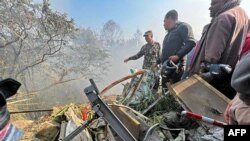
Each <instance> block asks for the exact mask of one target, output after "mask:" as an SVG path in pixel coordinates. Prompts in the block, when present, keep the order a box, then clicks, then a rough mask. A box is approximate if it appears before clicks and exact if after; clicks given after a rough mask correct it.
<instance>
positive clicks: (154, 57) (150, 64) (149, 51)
mask: <svg viewBox="0 0 250 141" xmlns="http://www.w3.org/2000/svg"><path fill="white" fill-rule="evenodd" d="M143 36H144V37H145V40H146V42H147V44H145V45H143V46H142V48H141V50H140V51H139V52H138V53H137V54H136V55H134V56H131V57H129V58H127V59H125V60H124V63H127V62H128V61H129V60H137V59H139V58H141V57H142V56H143V55H144V61H143V66H142V68H143V69H152V68H156V67H157V62H159V54H160V44H159V43H158V42H155V41H154V40H153V32H152V31H150V30H149V31H147V32H145V34H144V35H143Z"/></svg>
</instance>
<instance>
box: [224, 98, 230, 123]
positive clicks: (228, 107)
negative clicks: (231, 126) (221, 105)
mask: <svg viewBox="0 0 250 141" xmlns="http://www.w3.org/2000/svg"><path fill="white" fill-rule="evenodd" d="M231 106H232V104H231V103H229V104H228V105H227V108H226V110H225V111H224V119H225V121H226V123H227V124H228V123H229V119H230V118H229V109H230V107H231Z"/></svg>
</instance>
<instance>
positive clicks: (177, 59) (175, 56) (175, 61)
mask: <svg viewBox="0 0 250 141" xmlns="http://www.w3.org/2000/svg"><path fill="white" fill-rule="evenodd" d="M169 59H170V60H171V61H173V62H174V63H178V61H179V59H180V58H179V56H177V55H172V56H170V57H169Z"/></svg>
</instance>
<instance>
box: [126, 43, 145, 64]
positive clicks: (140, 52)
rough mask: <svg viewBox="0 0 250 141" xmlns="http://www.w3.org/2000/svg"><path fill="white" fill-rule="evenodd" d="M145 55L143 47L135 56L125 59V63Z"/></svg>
mask: <svg viewBox="0 0 250 141" xmlns="http://www.w3.org/2000/svg"><path fill="white" fill-rule="evenodd" d="M143 55H144V49H143V47H142V48H141V50H140V51H139V52H138V53H137V54H136V55H133V56H131V57H129V58H127V59H125V60H124V63H127V62H128V61H129V60H137V59H139V58H141V57H142V56H143Z"/></svg>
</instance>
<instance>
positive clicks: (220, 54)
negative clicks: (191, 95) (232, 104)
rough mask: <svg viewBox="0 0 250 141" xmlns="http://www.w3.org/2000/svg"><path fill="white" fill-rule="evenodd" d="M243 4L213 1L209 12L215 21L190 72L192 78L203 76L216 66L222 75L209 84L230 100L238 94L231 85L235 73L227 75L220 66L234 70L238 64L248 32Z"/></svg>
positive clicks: (195, 55) (231, 0)
mask: <svg viewBox="0 0 250 141" xmlns="http://www.w3.org/2000/svg"><path fill="white" fill-rule="evenodd" d="M240 2H241V0H211V7H210V8H209V10H210V17H211V18H212V21H211V23H210V25H209V27H208V30H207V31H206V33H204V35H203V36H202V37H201V39H200V42H199V45H197V47H196V49H195V51H194V53H193V56H192V60H191V63H190V71H189V73H190V74H189V75H193V74H202V73H204V71H203V68H206V67H204V66H210V65H211V64H213V66H214V67H212V68H213V69H217V70H219V71H220V72H219V73H218V75H217V76H215V77H214V78H213V79H212V80H211V81H210V82H209V83H210V84H211V85H212V86H214V87H215V88H216V89H218V90H219V91H221V92H222V93H224V94H225V95H226V96H227V97H229V98H233V97H234V95H235V91H234V90H233V89H232V88H231V86H230V80H231V75H232V74H228V75H226V74H225V73H224V74H223V71H221V68H220V67H219V64H226V65H229V66H231V67H232V69H233V70H234V68H235V65H236V63H237V61H238V56H239V52H240V50H241V48H242V45H243V43H244V40H245V37H246V33H247V29H248V17H247V14H246V13H245V11H244V10H243V9H242V8H240V7H239V5H240ZM216 65H217V67H216ZM209 72H213V70H209Z"/></svg>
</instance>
